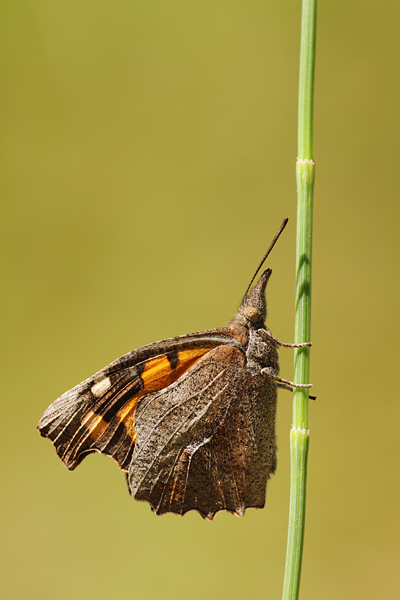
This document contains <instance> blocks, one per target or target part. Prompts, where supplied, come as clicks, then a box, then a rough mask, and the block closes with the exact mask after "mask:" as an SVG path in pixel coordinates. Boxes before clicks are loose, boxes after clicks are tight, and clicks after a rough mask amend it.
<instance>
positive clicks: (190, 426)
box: [127, 346, 276, 519]
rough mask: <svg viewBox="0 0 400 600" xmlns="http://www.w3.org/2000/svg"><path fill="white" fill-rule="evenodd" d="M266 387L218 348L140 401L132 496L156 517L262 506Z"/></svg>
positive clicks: (271, 442) (228, 350) (268, 460)
mask: <svg viewBox="0 0 400 600" xmlns="http://www.w3.org/2000/svg"><path fill="white" fill-rule="evenodd" d="M268 385H269V382H268V381H266V378H265V377H263V376H261V375H260V376H259V377H257V376H254V375H251V374H250V373H249V372H248V370H247V369H246V367H245V357H244V355H243V353H242V352H241V351H240V350H238V349H237V348H233V347H228V346H220V347H218V348H216V349H214V350H212V351H210V352H209V353H208V354H207V355H205V356H204V357H203V358H202V359H201V360H200V361H199V362H198V363H197V364H196V365H195V366H194V367H193V368H192V369H191V370H190V372H188V373H187V374H186V375H185V376H183V377H182V378H181V379H180V380H179V381H177V382H176V384H174V385H173V386H171V387H170V388H169V389H165V390H163V391H161V392H159V393H156V394H151V395H148V396H146V397H145V398H143V399H142V400H141V401H140V402H139V404H138V407H137V411H136V415H135V428H136V432H137V438H136V447H135V450H134V453H133V457H132V463H131V465H130V468H129V472H128V476H127V479H128V485H129V489H130V492H131V494H132V495H133V496H134V497H135V498H136V499H138V500H146V501H148V502H149V503H150V504H151V506H152V508H153V510H154V511H155V512H156V513H158V514H162V513H166V512H173V513H177V514H184V513H186V512H187V511H189V510H192V509H195V510H197V511H198V512H199V513H200V514H201V515H202V516H203V517H205V518H207V519H212V518H213V517H214V515H215V513H216V512H218V511H219V510H228V511H230V512H232V513H235V514H237V515H239V516H243V514H244V511H245V509H246V508H248V507H257V508H261V507H263V506H264V503H265V490H266V483H267V479H268V478H269V476H270V475H271V474H272V473H273V472H274V471H275V466H276V458H275V433H274V414H275V403H276V387H275V385H274V384H272V387H268ZM268 416H270V417H271V416H272V421H271V422H270V424H268V422H267V421H266V419H267V417H268Z"/></svg>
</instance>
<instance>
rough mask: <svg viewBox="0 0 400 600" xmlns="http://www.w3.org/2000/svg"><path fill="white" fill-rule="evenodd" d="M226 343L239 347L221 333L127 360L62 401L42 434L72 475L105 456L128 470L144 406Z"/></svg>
mask: <svg viewBox="0 0 400 600" xmlns="http://www.w3.org/2000/svg"><path fill="white" fill-rule="evenodd" d="M188 338H192V339H191V340H190V339H188ZM221 342H222V343H229V344H233V345H235V344H236V343H237V342H236V340H235V339H234V338H233V337H232V336H231V335H230V336H228V335H226V333H225V331H224V330H223V329H221V330H212V331H208V332H202V333H200V334H192V336H180V337H178V338H171V339H170V340H164V341H163V342H157V343H155V344H151V345H150V346H147V347H146V346H144V347H143V348H139V349H138V350H136V351H134V352H131V353H129V354H126V355H124V356H122V357H121V358H119V359H117V360H116V361H115V362H114V363H111V364H110V365H109V366H108V367H106V368H105V369H103V370H102V371H99V372H98V373H96V375H94V376H93V377H90V378H89V379H87V380H86V381H84V382H83V383H81V384H79V385H78V386H76V387H75V388H73V389H72V390H70V391H69V392H66V393H65V394H63V395H62V396H60V398H58V399H57V400H56V401H55V402H53V404H52V405H51V406H50V407H49V408H48V409H47V411H46V412H45V413H44V415H43V417H42V419H41V421H40V423H39V425H38V429H39V431H40V432H41V434H42V435H43V436H45V437H48V438H50V440H51V441H52V442H53V444H54V445H55V448H56V451H57V454H58V455H59V456H60V458H61V460H62V461H63V462H64V464H65V465H66V466H67V467H68V468H69V469H74V468H75V467H76V466H77V465H78V464H79V463H80V462H81V461H82V460H83V458H85V456H86V455H88V454H90V453H92V452H101V453H102V454H105V455H107V456H111V457H112V458H114V459H115V460H116V462H117V463H118V465H119V466H120V468H121V469H123V470H127V469H128V467H129V464H130V462H131V459H132V453H133V449H134V445H135V440H136V429H135V411H136V407H137V404H138V402H139V400H140V399H141V398H142V397H144V396H146V395H147V394H149V393H152V392H155V391H159V390H161V389H163V388H166V387H168V386H170V385H172V384H173V383H174V382H175V381H177V380H178V379H179V378H180V377H181V376H182V375H183V374H184V373H186V372H187V371H188V370H189V369H190V368H191V367H192V366H193V365H194V364H195V363H196V362H197V361H198V360H200V359H201V357H202V356H204V355H205V354H207V353H208V352H209V351H210V350H211V349H212V348H213V347H215V346H217V345H219V344H221Z"/></svg>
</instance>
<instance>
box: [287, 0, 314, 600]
mask: <svg viewBox="0 0 400 600" xmlns="http://www.w3.org/2000/svg"><path fill="white" fill-rule="evenodd" d="M316 4H317V3H316V0H303V6H302V17H301V19H302V22H301V43H300V79H299V115H298V159H297V163H296V181H297V242H296V307H295V309H296V315H295V339H294V341H295V343H297V344H298V343H302V342H309V341H310V331H311V250H312V208H313V187H314V162H313V160H312V159H313V107H314V65H315V25H316ZM309 370H310V351H309V348H297V349H296V350H295V355H294V382H295V383H308V382H309ZM308 443H309V431H308V389H295V391H294V393H293V417H292V430H291V432H290V460H291V467H290V471H291V472H290V504H289V526H288V541H287V551H286V566H285V579H284V584H283V596H282V598H283V600H297V598H298V597H299V589H300V575H301V565H302V556H303V541H304V525H305V506H306V481H307V455H308Z"/></svg>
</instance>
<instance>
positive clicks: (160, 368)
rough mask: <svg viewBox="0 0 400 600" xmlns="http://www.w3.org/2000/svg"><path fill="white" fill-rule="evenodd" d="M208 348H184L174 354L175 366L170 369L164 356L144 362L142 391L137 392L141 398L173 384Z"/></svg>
mask: <svg viewBox="0 0 400 600" xmlns="http://www.w3.org/2000/svg"><path fill="white" fill-rule="evenodd" d="M210 349H211V348H209V347H204V346H203V347H195V348H186V350H180V351H179V352H177V353H176V356H177V364H176V366H175V367H171V364H170V362H169V360H168V357H167V356H166V355H163V356H157V357H156V358H152V359H150V360H149V361H147V362H146V364H145V367H144V369H143V372H142V375H141V377H142V380H143V383H144V389H143V390H141V391H140V392H139V394H140V395H141V396H143V395H144V394H148V393H150V392H157V391H158V390H162V389H164V388H166V387H168V386H169V385H171V383H174V381H176V380H177V379H179V377H181V375H183V374H184V373H186V371H187V370H188V369H190V367H192V366H193V365H194V364H195V363H196V362H197V361H198V360H199V359H200V358H201V357H202V356H204V354H207V352H209V351H210Z"/></svg>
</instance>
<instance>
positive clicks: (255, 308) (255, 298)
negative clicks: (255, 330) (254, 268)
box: [239, 269, 272, 327]
mask: <svg viewBox="0 0 400 600" xmlns="http://www.w3.org/2000/svg"><path fill="white" fill-rule="evenodd" d="M271 273H272V270H271V269H267V270H266V271H264V273H262V275H261V276H260V278H259V280H258V281H257V284H256V285H255V286H254V288H253V289H252V291H251V293H250V295H249V296H248V297H247V296H246V297H244V298H243V302H242V305H241V307H240V309H239V313H240V314H241V315H242V316H243V317H244V318H245V319H246V321H247V322H248V323H249V324H252V325H254V326H255V327H261V326H262V325H263V324H264V322H265V319H266V316H267V303H266V300H265V288H266V287H267V283H268V280H269V278H270V277H271Z"/></svg>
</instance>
